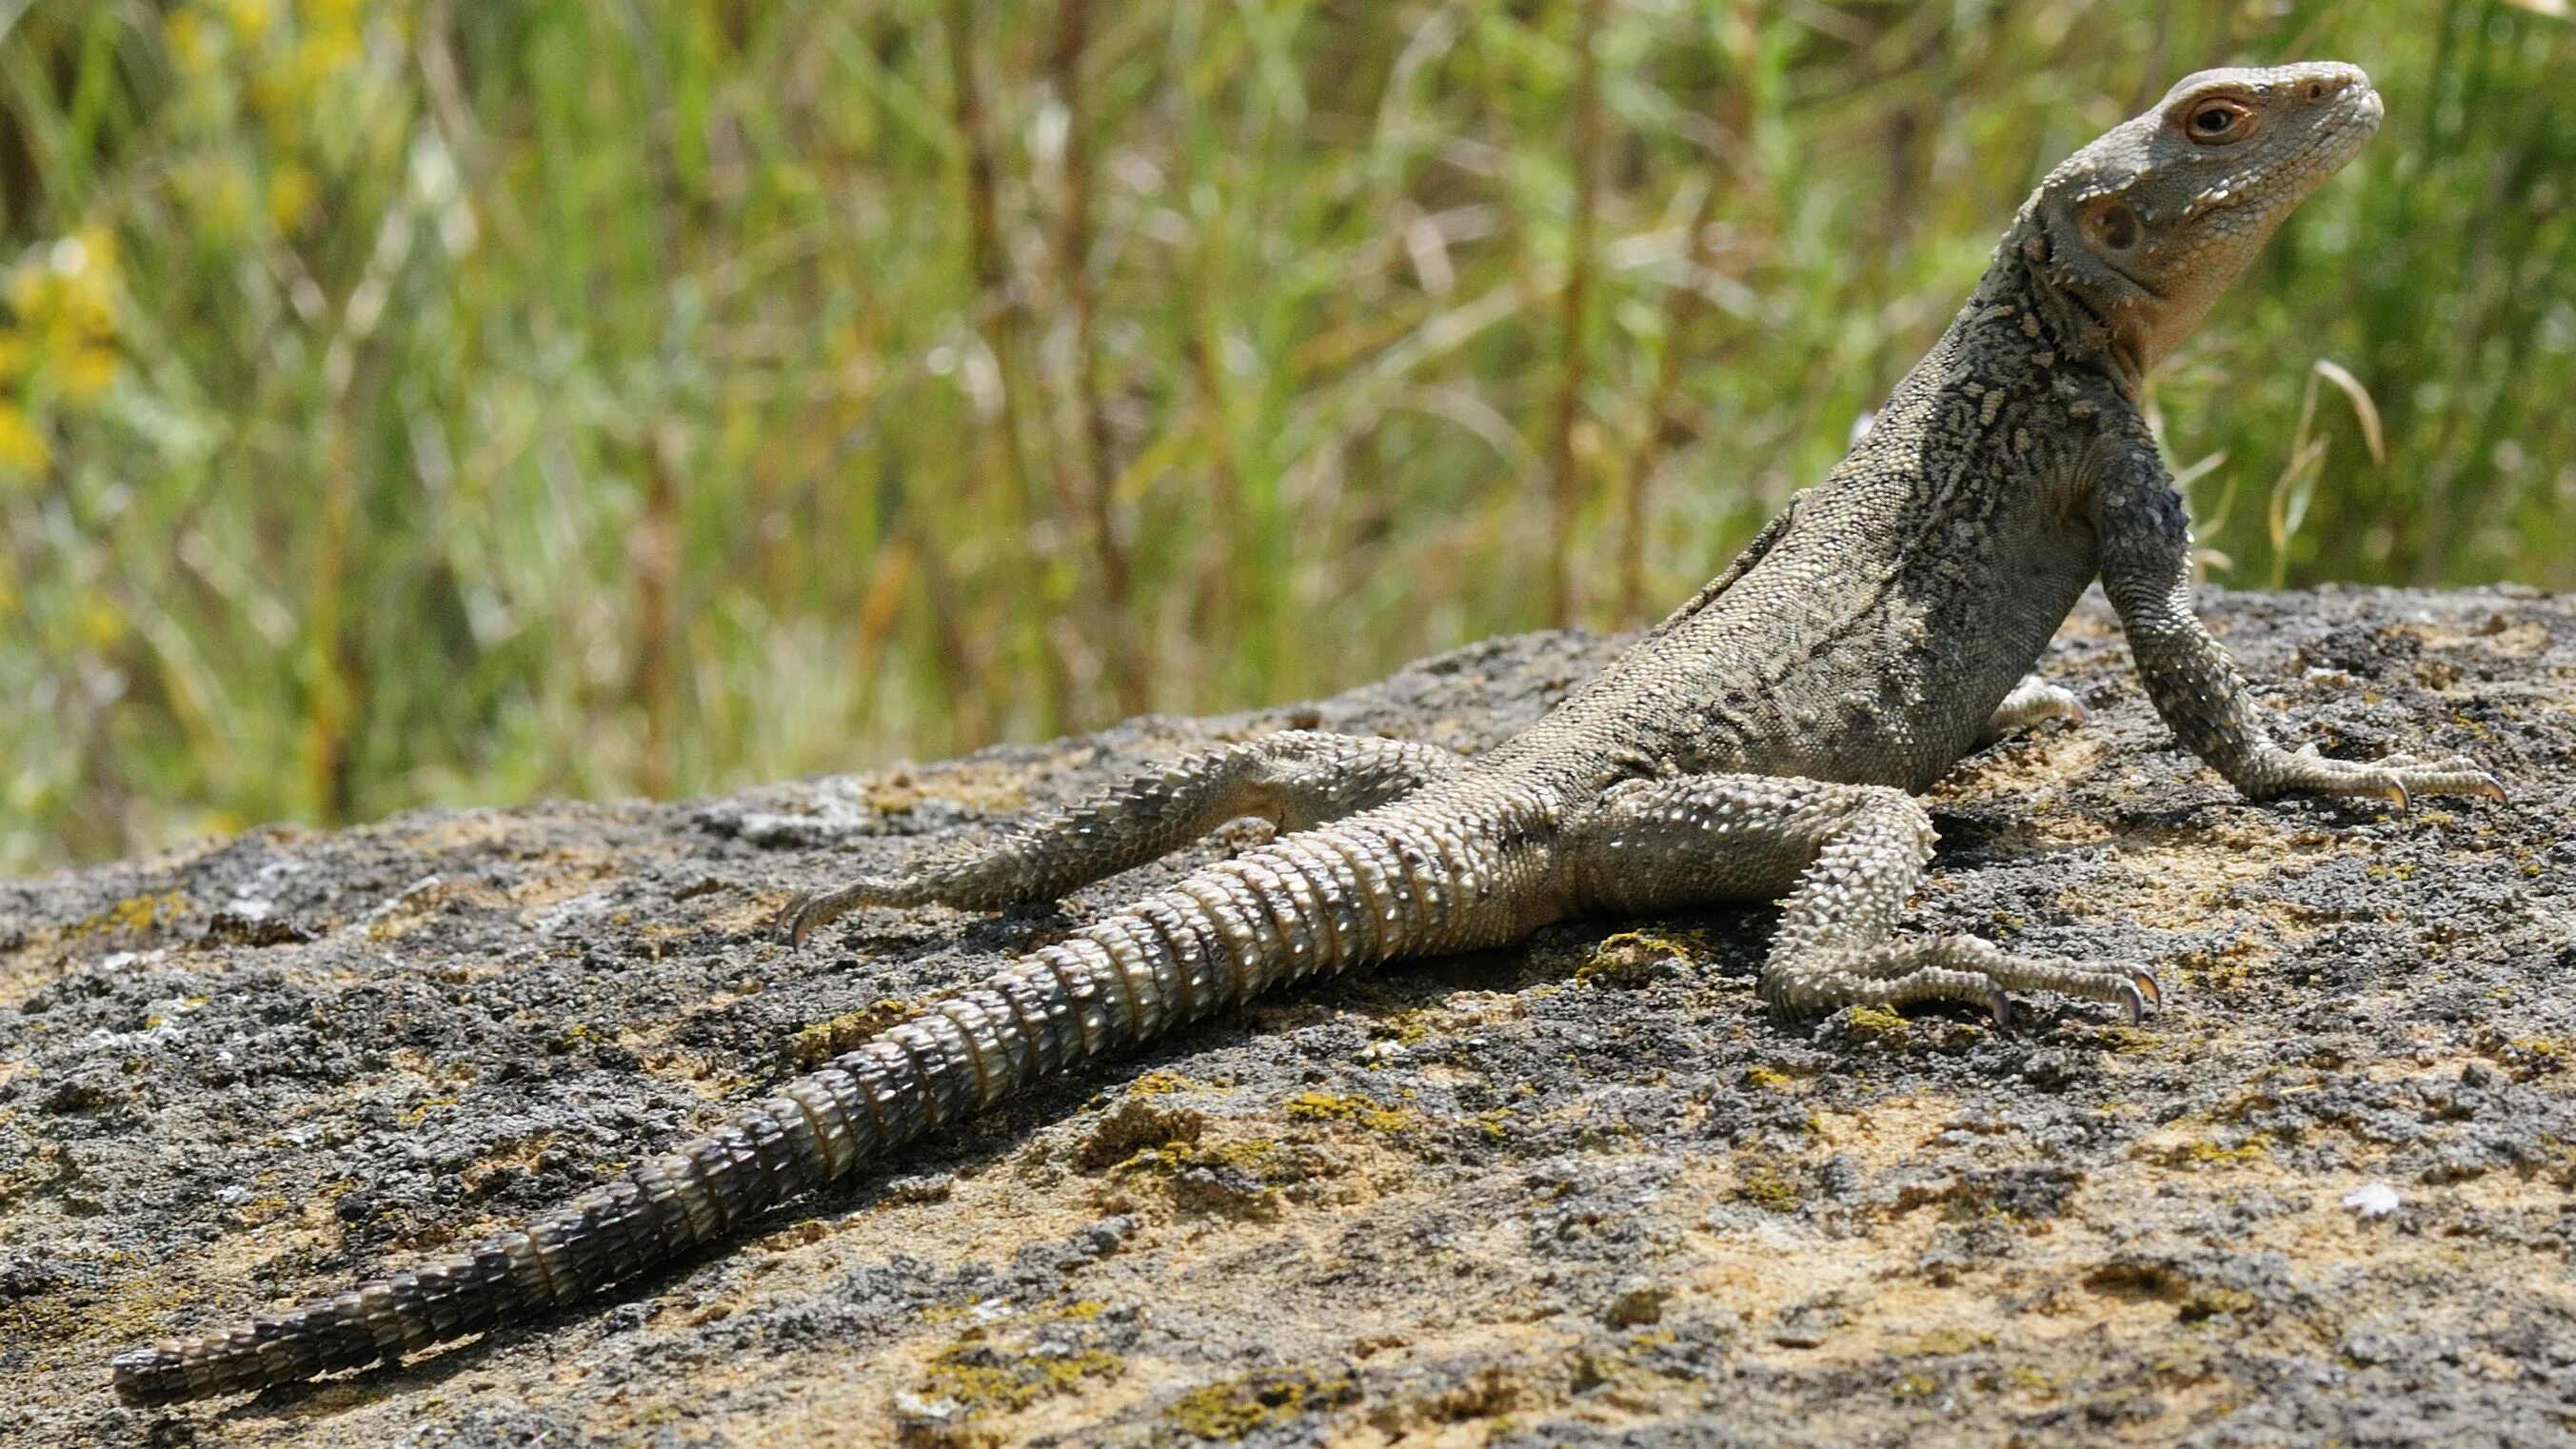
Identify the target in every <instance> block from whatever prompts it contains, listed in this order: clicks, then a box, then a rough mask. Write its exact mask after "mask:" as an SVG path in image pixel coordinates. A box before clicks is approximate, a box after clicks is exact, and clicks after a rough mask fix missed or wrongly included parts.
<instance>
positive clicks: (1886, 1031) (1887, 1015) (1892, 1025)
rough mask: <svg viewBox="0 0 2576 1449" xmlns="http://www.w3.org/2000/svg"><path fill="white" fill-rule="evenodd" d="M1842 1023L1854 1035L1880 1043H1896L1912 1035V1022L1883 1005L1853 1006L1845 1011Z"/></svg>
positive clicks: (1863, 1039)
mask: <svg viewBox="0 0 2576 1449" xmlns="http://www.w3.org/2000/svg"><path fill="white" fill-rule="evenodd" d="M1843 1024H1844V1027H1845V1029H1846V1030H1848V1031H1849V1032H1850V1033H1851V1034H1852V1035H1853V1036H1854V1037H1857V1038H1859V1039H1860V1040H1862V1041H1873V1042H1878V1043H1881V1044H1882V1045H1891V1046H1892V1045H1896V1044H1899V1043H1902V1042H1905V1041H1907V1040H1909V1039H1911V1038H1912V1037H1913V1035H1914V1024H1913V1023H1912V1022H1910V1021H1907V1020H1906V1019H1905V1018H1904V1016H1903V1015H1901V1014H1899V1013H1897V1012H1895V1011H1892V1010H1890V1009H1888V1008H1887V1007H1884V1006H1855V1007H1853V1008H1851V1010H1850V1011H1849V1012H1847V1013H1845V1015H1844V1017H1843Z"/></svg>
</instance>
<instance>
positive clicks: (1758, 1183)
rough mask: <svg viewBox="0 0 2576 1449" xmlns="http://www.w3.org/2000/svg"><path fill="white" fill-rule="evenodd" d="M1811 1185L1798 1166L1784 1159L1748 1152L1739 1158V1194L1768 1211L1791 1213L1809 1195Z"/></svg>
mask: <svg viewBox="0 0 2576 1449" xmlns="http://www.w3.org/2000/svg"><path fill="white" fill-rule="evenodd" d="M1806 1195H1807V1187H1806V1184H1805V1183H1804V1182H1803V1181H1801V1180H1800V1178H1799V1176H1798V1174H1797V1171H1796V1169H1795V1168H1794V1167H1793V1166H1791V1165H1790V1164H1789V1163H1787V1162H1785V1161H1784V1160H1782V1159H1780V1158H1777V1157H1772V1156H1767V1155H1752V1154H1748V1155H1747V1156H1745V1157H1744V1158H1742V1159H1739V1161H1738V1164H1737V1168H1736V1175H1735V1197H1736V1200H1737V1201H1739V1202H1747V1203H1751V1204H1752V1205H1753V1206H1755V1207H1758V1208H1761V1209H1763V1210H1764V1211H1766V1212H1775V1213H1790V1212H1796V1211H1797V1210H1798V1204H1799V1203H1801V1202H1803V1201H1804V1200H1805V1199H1806Z"/></svg>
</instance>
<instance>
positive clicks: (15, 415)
mask: <svg viewBox="0 0 2576 1449" xmlns="http://www.w3.org/2000/svg"><path fill="white" fill-rule="evenodd" d="M53 459H54V450H53V449H51V448H49V447H47V446H45V437H44V434H42V433H39V432H37V431H36V430H35V429H34V428H31V427H29V426H27V415H26V413H24V412H22V411H20V410H19V407H18V405H17V404H16V403H15V402H12V401H10V400H8V399H6V398H0V472H6V473H16V474H21V475H24V476H27V477H33V476H34V475H36V474H38V473H42V472H43V471H45V465H46V464H48V463H50V462H52V461H53Z"/></svg>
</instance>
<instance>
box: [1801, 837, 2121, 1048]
mask: <svg viewBox="0 0 2576 1449" xmlns="http://www.w3.org/2000/svg"><path fill="white" fill-rule="evenodd" d="M1858 788H1861V789H1863V790H1864V791H1865V792H1866V793H1865V795H1864V797H1863V798H1862V799H1860V800H1859V801H1857V802H1856V804H1855V807H1854V808H1853V810H1852V813H1851V816H1850V818H1849V820H1848V822H1847V824H1846V825H1845V826H1844V828H1843V829H1842V830H1841V831H1840V832H1839V833H1837V834H1836V835H1835V836H1834V838H1833V839H1832V840H1831V841H1829V842H1827V843H1826V845H1825V847H1824V848H1823V849H1822V850H1821V851H1819V852H1818V853H1817V855H1816V859H1815V862H1814V863H1813V864H1812V865H1810V866H1808V867H1807V870H1806V873H1805V874H1804V875H1802V876H1801V877H1800V878H1799V880H1798V884H1797V886H1796V888H1795V889H1793V890H1792V891H1791V892H1790V893H1789V898H1788V900H1787V902H1786V912H1785V914H1784V915H1783V917H1782V919H1781V923H1780V933H1779V935H1778V936H1777V937H1775V938H1774V939H1773V941H1772V943H1771V957H1770V959H1769V960H1768V961H1766V962H1765V963H1764V964H1763V968H1762V984H1761V993H1762V998H1763V1000H1764V1001H1766V1002H1768V1003H1770V1005H1771V1006H1772V1007H1773V1008H1774V1009H1775V1010H1778V1011H1781V1012H1783V1013H1788V1014H1797V1015H1808V1014H1813V1013H1816V1012H1823V1011H1832V1010H1834V1009H1836V1008H1838V1007H1843V1006H1882V1007H1897V1006H1910V1005H1913V1004H1915V1003H1917V1002H1924V1001H1972V1002H1976V1003H1978V1004H1980V1005H1982V1006H1984V1007H1986V1008H1987V1009H1988V1010H1989V1011H1992V1012H1993V1013H1994V1016H1995V1020H1996V1022H1997V1023H1998V1024H2008V1023H2009V1022H2010V1021H2011V1019H2012V999H2011V996H2010V995H2009V993H2011V992H2014V991H2054V992H2058V993H2060V994H2061V995H2066V996H2074V997H2081V998H2084V999H2087V1000H2092V1001H2107V1002H2111V1003H2114V1004H2116V1005H2117V1006H2119V1007H2120V1009H2121V1010H2122V1012H2123V1013H2124V1014H2125V1015H2126V1016H2127V1017H2128V1019H2129V1021H2130V1022H2131V1024H2133V1025H2134V1024H2135V1023H2136V1022H2138V1021H2139V1020H2140V1019H2141V1018H2143V1017H2144V1016H2145V1015H2146V1012H2147V1008H2148V1007H2150V1006H2152V1005H2159V1004H2161V1003H2162V1001H2163V993H2162V991H2161V990H2160V989H2159V988H2158V986H2157V985H2156V979H2155V977H2153V976H2152V975H2149V974H2148V973H2146V972H2143V971H2130V970H2119V969H2105V968H2100V967H2092V966H2084V965H2079V964H2077V963H2075V962H2071V961H2059V960H2052V959H2049V958H2046V957H2030V956H2018V955H2014V954H2013V953H2011V952H2008V951H2006V950H2004V949H2003V948H2002V947H2000V946H1997V945H1995V944H1994V943H1993V942H1991V941H1986V940H1981V939H1979V938H1977V937H1975V936H1930V937H1918V938H1913V939H1907V940H1891V939H1889V937H1890V935H1891V934H1892V932H1893V931H1894V928H1895V924H1896V920H1897V917H1898V915H1899V913H1900V912H1901V911H1902V910H1903V908H1904V904H1905V898H1906V897H1907V896H1909V895H1911V894H1912V893H1913V891H1914V888H1915V887H1916V886H1917V885H1919V884H1921V882H1922V879H1923V867H1924V866H1925V865H1926V864H1927V863H1928V862H1929V861H1930V860H1931V858H1932V839H1933V832H1932V818H1931V816H1929V815H1927V814H1926V813H1924V810H1923V807H1922V806H1921V805H1920V804H1918V803H1916V802H1915V800H1914V799H1913V797H1911V796H1908V795H1905V794H1903V793H1902V792H1899V791H1896V790H1888V789H1883V788H1876V787H1858Z"/></svg>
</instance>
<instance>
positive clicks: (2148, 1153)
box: [2130, 1123, 2272, 1169]
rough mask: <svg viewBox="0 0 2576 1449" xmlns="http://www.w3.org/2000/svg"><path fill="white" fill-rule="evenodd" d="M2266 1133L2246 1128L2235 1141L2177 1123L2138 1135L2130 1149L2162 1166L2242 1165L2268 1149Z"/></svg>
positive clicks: (2255, 1159) (2189, 1167)
mask: <svg viewBox="0 0 2576 1449" xmlns="http://www.w3.org/2000/svg"><path fill="white" fill-rule="evenodd" d="M2271 1144H2272V1138H2271V1135H2270V1134H2269V1133H2264V1132H2248V1133H2245V1134H2244V1135H2242V1136H2240V1137H2238V1138H2237V1139H2236V1140H2235V1141H2232V1142H2229V1141H2221V1140H2219V1139H2218V1138H2215V1137H2202V1136H2195V1135H2193V1133H2192V1129H2190V1128H2189V1127H2187V1126H2185V1125H2184V1124H2181V1123H2177V1124H2175V1125H2174V1126H2172V1127H2169V1128H2166V1129H2165V1130H2163V1131H2161V1132H2156V1133H2151V1134H2149V1135H2148V1136H2146V1137H2144V1138H2141V1139H2139V1141H2138V1144H2137V1146H2135V1147H2134V1148H2131V1149H2130V1152H2131V1154H2132V1155H2133V1156H2135V1157H2137V1158H2139V1159H2140V1160H2141V1161H2146V1162H2153V1163H2156V1164H2158V1165H2159V1166H2163V1167H2178V1168H2186V1169H2196V1168H2222V1167H2242V1166H2244V1165H2245V1164H2247V1163H2249V1162H2257V1161H2260V1160H2261V1159H2262V1158H2263V1157H2264V1156H2265V1155H2266V1154H2267V1153H2268V1152H2269V1151H2270V1150H2271Z"/></svg>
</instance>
